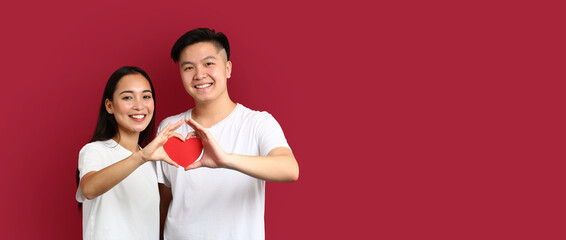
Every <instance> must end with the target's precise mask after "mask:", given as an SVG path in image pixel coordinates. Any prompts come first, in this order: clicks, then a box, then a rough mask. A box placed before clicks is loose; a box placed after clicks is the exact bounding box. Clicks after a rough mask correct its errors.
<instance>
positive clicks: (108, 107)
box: [104, 98, 114, 114]
mask: <svg viewBox="0 0 566 240" xmlns="http://www.w3.org/2000/svg"><path fill="white" fill-rule="evenodd" d="M104 106H106V111H107V112H108V113H109V114H114V109H113V106H112V101H110V100H108V98H107V99H106V100H104Z"/></svg>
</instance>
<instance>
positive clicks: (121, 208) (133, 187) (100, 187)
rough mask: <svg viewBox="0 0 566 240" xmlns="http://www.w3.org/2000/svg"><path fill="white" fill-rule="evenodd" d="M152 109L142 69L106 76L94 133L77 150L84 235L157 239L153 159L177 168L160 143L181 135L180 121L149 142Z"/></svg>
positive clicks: (151, 95) (152, 95) (148, 84)
mask: <svg viewBox="0 0 566 240" xmlns="http://www.w3.org/2000/svg"><path fill="white" fill-rule="evenodd" d="M154 110H155V93H154V90H153V85H152V84H151V80H150V79H149V76H148V75H147V74H146V73H145V72H144V71H143V70H142V69H140V68H138V67H129V66H126V67H122V68H120V69H118V70H116V71H115V72H114V73H113V74H112V75H111V76H110V79H108V82H107V83H106V87H105V89H104V93H103V96H102V102H101V104H100V112H99V115H98V122H97V124H96V129H95V132H94V136H93V137H92V140H91V141H90V143H88V144H87V145H85V146H84V147H83V148H82V149H81V151H80V152H79V167H78V170H79V177H80V184H79V187H78V189H77V194H76V198H77V201H79V202H82V204H83V207H82V208H83V239H89V240H90V239H136V240H139V239H152V240H157V239H159V191H158V187H157V177H156V172H155V161H165V162H167V163H169V164H171V165H173V166H175V167H178V165H177V164H176V163H175V162H173V161H172V160H171V159H170V158H169V157H168V156H167V154H166V153H165V150H164V149H163V144H165V142H166V141H167V139H169V138H170V137H178V138H179V139H181V140H183V139H184V138H183V137H182V136H181V135H180V134H178V133H175V132H174V131H175V129H177V128H178V127H179V126H180V125H181V124H183V122H182V121H179V122H177V123H175V124H172V125H168V126H167V127H165V128H164V129H163V130H162V131H161V132H159V134H158V135H157V136H156V137H155V139H154V140H153V141H151V142H149V140H150V136H151V135H152V133H153V129H154V124H155V119H154V118H153V116H154V112H155V111H154ZM148 142H149V143H148ZM146 143H147V145H145V144H146ZM140 146H145V147H144V148H143V149H142V148H141V147H140Z"/></svg>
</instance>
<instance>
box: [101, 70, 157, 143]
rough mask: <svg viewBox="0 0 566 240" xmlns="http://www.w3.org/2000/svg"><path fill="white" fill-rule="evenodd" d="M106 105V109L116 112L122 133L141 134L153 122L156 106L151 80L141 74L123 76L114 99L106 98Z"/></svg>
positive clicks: (115, 115) (119, 129)
mask: <svg viewBox="0 0 566 240" xmlns="http://www.w3.org/2000/svg"><path fill="white" fill-rule="evenodd" d="M105 105H106V111H108V113H110V114H114V118H115V119H116V122H117V123H118V131H119V133H120V135H122V136H123V135H125V134H136V133H137V134H139V133H140V132H141V131H143V130H144V129H145V128H146V127H147V125H149V122H151V118H152V117H153V110H154V108H155V105H154V102H153V93H152V92H151V86H150V85H149V81H147V79H146V78H145V77H144V76H143V75H141V74H128V75H125V76H123V77H122V78H121V79H120V81H118V84H117V85H116V91H114V95H113V100H112V101H110V100H108V99H106V102H105Z"/></svg>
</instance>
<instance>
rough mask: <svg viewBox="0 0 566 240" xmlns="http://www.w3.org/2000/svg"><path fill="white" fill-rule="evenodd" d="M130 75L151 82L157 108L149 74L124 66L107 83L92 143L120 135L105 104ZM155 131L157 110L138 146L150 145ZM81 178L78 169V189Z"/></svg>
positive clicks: (153, 95) (153, 93) (136, 68)
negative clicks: (124, 78) (137, 75)
mask: <svg viewBox="0 0 566 240" xmlns="http://www.w3.org/2000/svg"><path fill="white" fill-rule="evenodd" d="M130 74H141V75H142V76H144V77H145V79H147V81H148V82H149V86H150V87H151V97H152V98H153V104H154V106H156V105H155V104H156V102H155V91H154V89H153V84H152V83H151V79H150V78H149V76H148V75H147V73H146V72H145V71H144V70H142V69H141V68H139V67H134V66H124V67H121V68H119V69H118V70H116V71H115V72H114V73H112V75H110V78H109V79H108V82H106V87H104V93H103V94H102V101H101V103H100V109H99V111H98V121H97V122H96V128H95V129H94V134H93V136H92V139H91V140H90V142H96V141H106V140H108V139H111V138H113V137H115V136H116V135H119V134H120V133H119V132H118V123H116V118H114V115H112V114H109V113H108V112H107V111H106V105H105V102H106V99H108V100H110V101H112V100H113V99H112V98H113V96H114V92H115V91H116V85H118V82H119V81H120V79H122V78H123V77H124V76H126V75H130ZM154 109H155V108H154ZM154 129H155V110H154V111H153V116H152V118H151V121H150V122H149V125H147V127H146V128H145V129H144V130H143V131H141V132H140V137H139V139H138V145H140V146H142V147H144V146H145V145H146V144H148V143H149V142H150V140H151V137H150V136H151V135H152V134H153V131H154ZM118 137H120V136H118ZM79 176H80V173H79V169H78V168H77V187H79V181H80V177H79ZM80 207H81V204H80V203H79V208H80Z"/></svg>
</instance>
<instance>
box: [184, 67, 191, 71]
mask: <svg viewBox="0 0 566 240" xmlns="http://www.w3.org/2000/svg"><path fill="white" fill-rule="evenodd" d="M192 69H193V67H186V68H185V71H188V70H192Z"/></svg>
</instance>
